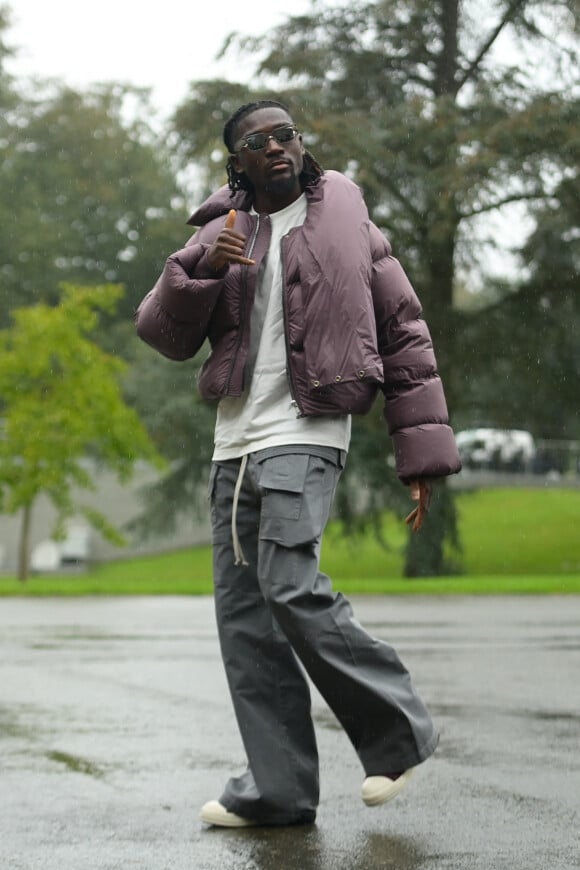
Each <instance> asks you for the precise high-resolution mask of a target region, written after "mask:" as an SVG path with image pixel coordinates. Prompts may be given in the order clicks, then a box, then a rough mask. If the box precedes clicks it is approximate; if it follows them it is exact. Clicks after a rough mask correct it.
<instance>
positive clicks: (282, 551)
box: [209, 447, 438, 824]
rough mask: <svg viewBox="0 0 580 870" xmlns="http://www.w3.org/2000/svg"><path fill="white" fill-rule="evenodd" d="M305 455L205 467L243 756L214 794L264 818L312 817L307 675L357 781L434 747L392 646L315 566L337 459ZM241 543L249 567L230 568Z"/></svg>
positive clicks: (223, 635)
mask: <svg viewBox="0 0 580 870" xmlns="http://www.w3.org/2000/svg"><path fill="white" fill-rule="evenodd" d="M286 449H287V450H289V449H291V448H286ZM292 449H298V450H304V451H307V450H308V448H302V447H301V448H292ZM310 450H313V451H316V455H312V454H310V455H309V453H308V452H298V453H294V452H293V453H287V454H284V455H272V451H259V452H257V453H254V454H251V455H250V456H249V457H248V459H247V460H246V462H247V466H246V467H245V469H243V477H241V475H240V473H239V472H240V465H241V460H239V459H235V460H229V461H227V462H220V463H218V464H216V463H213V464H212V469H211V475H210V485H209V492H210V499H211V516H212V530H213V569H214V587H215V607H216V617H217V627H218V634H219V640H220V645H221V652H222V657H223V661H224V665H225V670H226V675H227V680H228V684H229V688H230V691H231V696H232V700H233V706H234V710H235V714H236V718H237V722H238V726H239V729H240V733H241V736H242V740H243V744H244V748H245V751H246V755H247V759H248V768H247V770H246V771H245V773H243V774H242V775H241V776H239V777H235V778H232V779H230V780H229V782H228V783H227V785H226V787H225V791H224V792H223V794H222V796H221V797H220V799H219V800H220V802H221V803H222V805H223V806H225V807H226V809H228V810H230V812H234V813H237V814H238V815H241V816H245V817H247V818H251V819H253V820H255V821H256V822H261V823H263V824H291V823H294V822H306V821H312V820H314V818H315V814H316V807H317V805H318V797H319V780H318V753H317V748H316V738H315V734H314V728H313V724H312V718H311V715H310V692H309V688H308V682H307V679H306V678H305V675H304V670H305V671H306V673H307V674H308V676H309V677H310V678H311V680H312V681H313V683H314V684H315V685H316V687H317V688H318V690H319V692H320V693H321V695H322V696H323V697H324V699H325V700H326V702H327V703H328V705H329V707H330V708H331V710H332V711H333V712H334V714H335V716H336V717H337V719H338V721H339V722H340V724H341V725H342V727H343V728H344V729H345V731H346V733H347V735H348V737H349V739H350V741H351V743H352V745H353V747H354V749H355V751H356V753H357V755H358V757H359V759H360V761H361V764H362V766H363V768H364V771H365V773H366V775H373V774H384V773H388V772H393V773H395V772H398V771H403V770H406V769H407V768H409V767H412V766H414V765H417V764H419V763H420V762H421V761H423V760H425V759H426V758H427V757H428V756H429V755H431V753H432V752H433V751H434V750H435V747H436V746H437V742H438V735H437V733H436V731H435V730H434V727H433V723H432V721H431V718H430V716H429V713H428V712H427V710H426V709H425V706H424V705H423V703H422V701H421V700H420V698H419V697H418V695H417V693H416V692H415V690H414V688H413V686H412V683H411V680H410V677H409V674H408V672H407V670H406V669H405V668H404V666H403V665H402V663H401V661H400V660H399V658H398V656H397V654H396V653H395V651H394V650H393V648H392V647H390V646H389V645H388V644H386V643H384V642H382V641H379V640H377V639H376V638H373V637H371V636H370V635H369V634H367V632H366V631H364V629H363V628H362V627H361V625H360V624H359V623H358V622H357V621H356V620H355V619H354V616H353V613H352V609H351V606H350V604H349V603H348V601H347V600H346V599H345V598H344V597H343V595H341V594H340V593H335V592H333V590H332V586H331V583H330V580H329V578H328V577H326V576H325V575H324V574H322V573H320V571H319V570H318V568H319V556H320V542H321V536H322V533H323V530H324V527H325V525H326V522H327V520H328V516H329V513H330V509H331V505H332V500H333V497H334V491H335V488H336V484H337V482H338V479H339V477H340V473H341V468H342V461H341V456H342V454H341V452H340V451H338V450H331V449H329V448H310ZM236 484H237V487H236ZM236 489H237V493H236ZM234 502H235V508H234ZM240 545H241V549H242V551H243V555H244V557H245V562H246V563H247V564H238V565H236V564H235V556H236V555H240V551H239V546H240ZM303 669H304V670H303Z"/></svg>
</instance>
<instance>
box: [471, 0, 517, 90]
mask: <svg viewBox="0 0 580 870" xmlns="http://www.w3.org/2000/svg"><path fill="white" fill-rule="evenodd" d="M525 4H526V0H512V2H511V3H510V4H509V6H508V8H507V9H506V11H505V14H504V16H503V18H502V19H501V20H500V22H499V24H498V25H497V27H496V28H495V30H492V32H491V33H490V35H489V36H488V38H487V39H486V41H485V42H484V43H483V45H482V47H481V48H480V50H479V52H478V53H477V55H476V57H475V58H474V60H472V61H471V63H470V64H469V66H468V67H467V69H466V70H465V71H464V73H463V75H462V76H461V78H460V79H459V81H458V82H457V90H456V93H459V91H460V90H461V88H462V87H463V85H465V84H466V83H467V82H468V81H469V80H470V79H471V78H472V77H473V76H474V75H475V73H476V72H477V70H478V69H479V66H480V64H481V62H482V60H483V58H484V57H485V56H486V54H487V53H488V51H489V50H490V48H491V47H492V45H493V44H494V42H495V41H496V39H497V38H498V36H499V35H500V33H501V32H502V30H503V29H504V27H505V26H506V24H509V22H510V21H511V20H512V18H513V17H514V15H515V14H516V12H517V11H518V10H519V9H520V8H521V7H522V6H525Z"/></svg>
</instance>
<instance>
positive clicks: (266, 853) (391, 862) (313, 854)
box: [203, 824, 429, 870]
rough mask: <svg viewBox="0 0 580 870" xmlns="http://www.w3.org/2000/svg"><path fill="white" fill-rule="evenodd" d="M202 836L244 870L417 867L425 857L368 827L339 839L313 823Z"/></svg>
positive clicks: (413, 844) (409, 845) (411, 843)
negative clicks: (226, 850) (214, 842)
mask: <svg viewBox="0 0 580 870" xmlns="http://www.w3.org/2000/svg"><path fill="white" fill-rule="evenodd" d="M203 836H207V837H211V836H216V837H219V840H220V844H221V845H222V848H223V846H224V844H227V846H229V848H230V849H231V852H232V853H233V854H235V858H236V862H239V861H240V859H242V861H243V862H244V863H243V867H244V870H280V868H281V867H283V868H284V870H328V868H329V867H340V868H341V870H376V868H385V870H421V868H425V867H426V866H427V861H428V858H429V856H428V855H427V854H426V853H425V852H423V851H421V850H420V849H419V847H418V845H417V843H416V842H415V841H413V840H410V839H409V838H406V837H397V836H393V835H390V834H383V833H379V832H376V831H372V832H368V833H359V834H356V835H355V836H354V837H353V838H352V839H350V838H345V839H342V838H337V837H336V835H334V836H333V837H329V836H328V835H327V834H325V833H324V832H323V831H321V830H320V829H319V828H318V827H317V826H316V824H314V825H308V826H304V825H300V826H297V827H285V828H284V827H272V828H248V829H246V830H244V831H236V830H225V829H223V828H221V829H218V828H208V829H206V830H204V833H203ZM223 857H224V858H226V857H227V856H225V855H224V856H223ZM224 866H227V865H224ZM232 866H233V865H232ZM236 866H242V865H239V864H236Z"/></svg>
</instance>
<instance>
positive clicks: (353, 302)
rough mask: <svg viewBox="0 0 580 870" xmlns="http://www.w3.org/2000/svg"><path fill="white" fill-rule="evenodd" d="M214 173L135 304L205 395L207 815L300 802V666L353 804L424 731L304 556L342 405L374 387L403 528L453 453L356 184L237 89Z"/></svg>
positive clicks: (420, 709) (309, 741)
mask: <svg viewBox="0 0 580 870" xmlns="http://www.w3.org/2000/svg"><path fill="white" fill-rule="evenodd" d="M224 142H225V145H226V147H227V149H228V152H229V155H230V156H229V160H228V164H227V171H228V185H227V186H224V187H223V188H221V189H220V190H218V191H217V192H216V193H214V194H213V195H212V196H210V197H209V199H207V200H206V202H204V203H203V205H201V206H200V208H199V209H198V210H197V211H196V212H195V213H194V215H193V216H192V217H191V219H190V221H189V223H190V224H192V225H193V226H196V227H199V228H200V229H199V230H198V231H197V232H196V234H195V235H194V236H193V237H192V238H191V239H190V241H189V242H188V244H187V245H186V247H185V248H183V249H182V250H181V251H178V252H177V253H175V254H173V255H172V256H170V257H169V258H168V260H167V263H166V266H165V268H164V270H163V272H162V274H161V276H160V278H159V280H158V282H157V284H156V285H155V287H154V289H153V290H152V291H151V292H150V293H149V294H148V295H147V296H146V297H145V299H144V300H143V302H142V303H141V305H140V307H139V310H138V312H137V317H136V322H137V331H138V334H139V336H140V337H141V338H142V339H143V340H144V341H146V342H148V343H149V344H150V345H152V346H153V347H154V348H156V350H158V351H159V352H160V353H162V354H164V355H165V356H167V357H169V358H171V359H175V360H186V359H189V358H191V357H193V356H194V355H195V354H196V353H197V351H198V350H199V349H200V347H201V346H202V344H203V343H204V342H205V340H206V339H208V340H209V343H210V347H211V352H210V354H209V356H208V358H207V360H206V361H205V363H204V364H203V367H202V370H201V373H200V378H199V389H200V391H201V393H202V395H203V396H204V397H205V398H207V399H213V400H216V401H217V402H218V405H217V419H216V427H215V447H214V455H213V463H212V468H211V473H210V483H209V493H210V500H211V518H212V535H213V563H214V588H215V607H216V618H217V627H218V633H219V639H220V645H221V651H222V657H223V661H224V666H225V670H226V675H227V679H228V684H229V687H230V691H231V696H232V700H233V706H234V710H235V714H236V717H237V722H238V726H239V729H240V733H241V736H242V740H243V743H244V747H245V751H246V754H247V759H248V767H247V769H246V771H245V772H244V773H242V775H240V776H236V777H233V778H231V779H230V780H229V781H228V783H227V784H226V786H225V789H224V791H223V793H222V795H221V797H220V798H219V800H211V801H209V802H208V803H207V804H205V805H204V807H203V808H202V812H201V818H202V820H203V821H204V822H206V823H208V824H213V825H221V826H231V827H242V826H247V825H265V824H270V825H274V824H279V825H282V824H296V823H308V822H312V821H313V820H314V818H315V815H316V809H317V805H318V798H319V773H318V755H317V748H316V738H315V733H314V728H313V724H312V719H311V714H310V693H309V688H308V681H307V678H306V676H305V673H304V672H306V674H307V675H308V676H309V677H310V678H311V680H312V681H313V683H314V684H315V685H316V686H317V688H318V690H319V691H320V693H321V695H322V696H323V697H324V698H325V700H326V702H327V703H328V705H329V706H330V708H331V709H332V711H333V712H334V714H335V715H336V717H337V719H338V721H339V722H340V724H341V725H342V727H343V728H344V729H345V731H346V733H347V735H348V737H349V739H350V741H351V743H352V745H353V747H354V749H355V751H356V753H357V755H358V757H359V759H360V761H361V765H362V767H363V770H364V772H365V775H366V778H365V779H364V782H363V785H362V798H363V800H364V801H365V803H366V804H367V805H369V806H373V805H379V804H382V803H384V802H385V801H387V800H389V799H391V798H392V797H394V796H395V795H396V794H397V793H398V792H399V791H400V790H401V788H403V787H404V785H405V784H406V782H407V781H408V778H409V776H410V773H411V771H412V769H413V768H414V767H415V766H416V765H418V764H420V763H421V762H422V761H424V760H425V759H426V758H428V757H429V756H430V755H431V754H432V753H433V752H434V750H435V748H436V745H437V741H438V735H437V732H436V730H435V728H434V725H433V723H432V721H431V717H430V715H429V713H428V711H427V709H426V707H425V705H424V704H423V702H422V701H421V699H420V697H419V696H418V694H417V692H416V690H415V689H414V687H413V684H412V682H411V679H410V676H409V673H408V672H407V670H406V669H405V667H404V666H403V664H402V663H401V661H400V659H399V658H398V656H397V654H396V652H395V651H394V650H393V648H392V647H390V646H389V645H388V644H386V643H383V642H380V641H378V640H377V639H375V638H373V637H372V636H370V635H369V634H368V633H367V632H366V631H365V630H364V629H363V628H362V627H361V625H360V624H359V623H358V622H357V621H356V620H355V619H354V616H353V613H352V610H351V607H350V604H349V603H348V601H347V600H346V599H345V598H344V597H343V596H342V595H341V594H339V593H338V594H337V593H335V592H334V591H333V590H332V586H331V582H330V580H329V578H328V577H326V576H325V575H323V574H322V573H321V572H320V571H319V558H320V544H321V538H322V534H323V531H324V528H325V525H326V522H327V520H328V517H329V513H330V510H331V506H332V501H333V497H334V492H335V489H336V485H337V483H338V479H339V477H340V473H341V470H342V468H343V466H344V462H345V459H346V454H347V451H348V446H349V439H350V427H351V415H352V414H364V413H366V412H367V411H368V410H369V409H370V408H371V406H372V404H373V401H374V399H375V397H376V394H377V392H378V391H379V390H380V391H382V393H383V395H384V399H385V418H386V421H387V424H388V427H389V431H390V433H391V436H392V438H393V442H394V448H395V458H396V463H397V472H398V475H399V477H400V479H401V480H402V481H403V483H405V484H407V485H409V486H410V492H411V497H412V498H413V499H414V500H415V501H417V507H416V508H415V510H414V511H413V512H412V514H411V515H410V519H411V521H412V522H413V524H414V528H415V529H418V528H420V525H421V523H422V520H423V516H424V513H425V511H426V510H427V508H428V502H429V497H430V480H431V479H433V478H435V477H440V476H443V475H447V474H452V473H454V472H457V471H458V470H459V468H460V462H459V457H458V453H457V449H456V445H455V439H454V436H453V433H452V431H451V429H450V428H449V426H448V418H447V408H446V403H445V398H444V393H443V388H442V384H441V380H440V378H439V376H438V374H437V369H436V362H435V357H434V353H433V348H432V344H431V339H430V336H429V331H428V328H427V326H426V324H425V322H424V320H422V318H421V306H420V303H419V301H418V299H417V297H416V295H415V293H414V291H413V289H412V287H411V285H410V283H409V281H408V279H407V277H406V275H405V273H404V271H403V270H402V268H401V266H400V265H399V263H398V261H397V260H396V259H394V258H393V257H392V255H391V249H390V246H389V243H388V242H387V241H386V239H385V238H384V236H383V235H382V233H381V232H380V231H379V230H378V228H377V227H376V226H375V225H374V224H373V223H372V222H371V221H369V217H368V212H367V208H366V205H365V203H364V200H363V197H362V195H361V192H360V190H359V188H358V187H357V186H356V185H355V184H354V183H352V182H351V181H350V180H348V179H347V178H346V177H345V176H344V175H342V174H340V173H338V172H333V171H323V170H322V169H321V167H320V166H319V165H318V163H317V162H316V160H315V159H314V157H313V156H312V155H311V154H310V153H309V152H307V151H306V150H305V148H304V145H303V142H302V136H301V135H300V133H299V131H298V129H297V127H296V125H295V123H294V120H293V118H292V117H291V116H290V114H289V112H288V110H287V108H286V107H285V106H284V105H282V104H281V103H279V102H277V101H275V100H262V101H259V102H254V103H248V104H246V105H244V106H241V107H240V108H239V109H238V110H237V112H235V113H234V115H233V116H232V117H231V118H230V119H229V121H228V122H227V123H226V125H225V128H224Z"/></svg>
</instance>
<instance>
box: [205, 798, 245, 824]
mask: <svg viewBox="0 0 580 870" xmlns="http://www.w3.org/2000/svg"><path fill="white" fill-rule="evenodd" d="M200 818H201V820H202V822H205V824H206V825H217V826H218V827H220V828H248V827H250V826H251V825H254V824H255V822H252V820H251V819H244V818H242V816H237V815H236V814H235V813H230V812H229V810H226V808H225V807H224V806H222V804H220V802H219V801H208V802H207V803H206V804H204V805H203V806H202V808H201V813H200Z"/></svg>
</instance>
